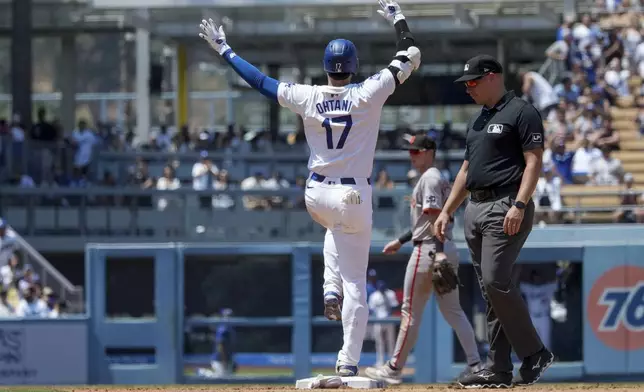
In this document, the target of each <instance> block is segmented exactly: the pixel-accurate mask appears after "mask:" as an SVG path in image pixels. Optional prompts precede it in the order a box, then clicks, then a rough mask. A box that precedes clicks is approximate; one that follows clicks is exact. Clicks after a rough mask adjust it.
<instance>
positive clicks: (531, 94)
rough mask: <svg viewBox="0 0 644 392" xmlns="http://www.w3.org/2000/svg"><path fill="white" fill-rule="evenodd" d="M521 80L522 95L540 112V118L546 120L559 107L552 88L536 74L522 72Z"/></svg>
mask: <svg viewBox="0 0 644 392" xmlns="http://www.w3.org/2000/svg"><path fill="white" fill-rule="evenodd" d="M521 78H522V81H523V86H522V88H521V90H522V91H523V95H524V96H525V97H526V98H527V99H528V100H529V101H530V102H531V103H532V104H533V105H534V107H536V108H537V109H538V110H539V111H540V112H541V117H543V118H547V117H548V114H549V113H550V111H551V110H552V109H554V108H555V107H557V105H559V98H558V97H557V93H556V92H555V90H554V88H552V86H551V85H550V83H548V81H547V80H546V79H545V78H544V77H543V76H541V74H540V73H538V72H533V71H531V72H523V73H522V74H521Z"/></svg>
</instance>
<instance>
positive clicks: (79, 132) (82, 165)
mask: <svg viewBox="0 0 644 392" xmlns="http://www.w3.org/2000/svg"><path fill="white" fill-rule="evenodd" d="M72 144H73V145H74V147H76V154H75V155H74V166H75V167H77V168H79V169H80V170H81V172H82V173H83V174H87V169H88V168H89V164H90V163H91V161H92V154H93V150H94V146H95V145H96V144H98V138H97V137H96V135H95V134H94V131H93V130H92V129H90V128H89V126H88V125H87V121H85V120H80V121H79V122H78V128H77V129H75V130H74V132H73V133H72Z"/></svg>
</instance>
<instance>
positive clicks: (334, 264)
mask: <svg viewBox="0 0 644 392" xmlns="http://www.w3.org/2000/svg"><path fill="white" fill-rule="evenodd" d="M334 192H336V193H337V190H335V189H334V188H333V187H328V186H326V185H325V184H322V183H319V182H316V181H309V182H308V184H307V187H306V192H305V193H304V199H305V202H306V210H307V211H308V213H309V215H310V216H311V219H313V220H314V221H315V222H317V223H319V224H320V225H322V226H323V227H325V228H326V229H327V231H326V235H325V236H324V250H323V256H324V283H323V286H322V288H323V290H324V292H323V295H324V316H325V317H326V318H327V319H329V320H340V319H341V318H342V315H341V312H340V308H341V305H342V279H341V277H340V270H339V268H338V250H337V248H336V246H335V242H334V240H333V235H332V233H331V230H330V229H331V228H332V227H333V226H334V223H335V221H336V217H335V215H337V213H336V212H335V211H334V210H333V208H332V207H331V206H330V203H332V202H333V201H334V197H333V196H334ZM331 205H332V204H331Z"/></svg>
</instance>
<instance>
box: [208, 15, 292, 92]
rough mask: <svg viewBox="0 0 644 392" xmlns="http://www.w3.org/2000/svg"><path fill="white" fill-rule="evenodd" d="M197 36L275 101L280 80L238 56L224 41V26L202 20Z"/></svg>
mask: <svg viewBox="0 0 644 392" xmlns="http://www.w3.org/2000/svg"><path fill="white" fill-rule="evenodd" d="M199 27H200V28H201V33H199V36H200V37H201V38H203V39H204V40H205V41H206V42H208V44H209V45H210V46H211V47H212V48H213V49H214V50H215V51H216V52H217V53H219V54H220V55H221V57H223V58H224V60H226V62H227V63H228V64H230V66H231V67H232V69H233V70H234V71H235V72H237V74H238V75H239V76H241V78H242V79H244V80H245V81H246V83H248V84H249V85H250V86H251V87H252V88H254V89H255V90H257V91H259V92H260V93H261V94H262V95H264V96H265V97H267V98H270V99H274V100H275V101H277V89H278V87H279V84H280V82H279V81H277V80H275V79H273V78H271V77H268V76H266V75H264V74H263V73H262V72H261V71H260V70H259V69H257V68H256V67H255V66H253V65H252V64H250V63H249V62H247V61H246V60H244V59H242V58H241V57H239V56H238V55H237V54H236V53H235V52H233V50H232V48H231V47H230V46H229V45H228V43H227V42H226V34H225V33H224V27H223V26H219V27H217V25H216V24H215V22H213V20H212V19H208V20H205V19H204V20H202V21H201V24H200V25H199Z"/></svg>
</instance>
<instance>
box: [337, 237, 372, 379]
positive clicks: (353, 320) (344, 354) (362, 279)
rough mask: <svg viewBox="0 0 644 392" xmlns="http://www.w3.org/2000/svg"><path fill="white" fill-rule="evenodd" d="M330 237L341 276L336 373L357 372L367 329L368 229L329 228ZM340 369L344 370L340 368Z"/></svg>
mask: <svg viewBox="0 0 644 392" xmlns="http://www.w3.org/2000/svg"><path fill="white" fill-rule="evenodd" d="M332 233H333V238H334V241H335V244H336V247H337V249H338V253H339V255H340V259H339V263H338V265H339V269H340V275H341V277H342V287H343V293H344V298H343V303H342V329H343V332H344V344H343V346H342V350H340V352H339V353H338V363H337V367H339V368H341V369H340V371H339V372H338V373H339V374H340V375H355V374H357V366H358V363H359V362H360V354H361V351H362V344H363V341H364V338H365V334H366V331H367V321H368V319H369V308H368V307H367V282H366V279H367V265H368V263H369V248H370V246H371V231H370V230H369V231H365V232H360V233H354V234H348V233H344V232H342V231H339V230H333V232H332ZM343 369H344V370H343Z"/></svg>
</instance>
